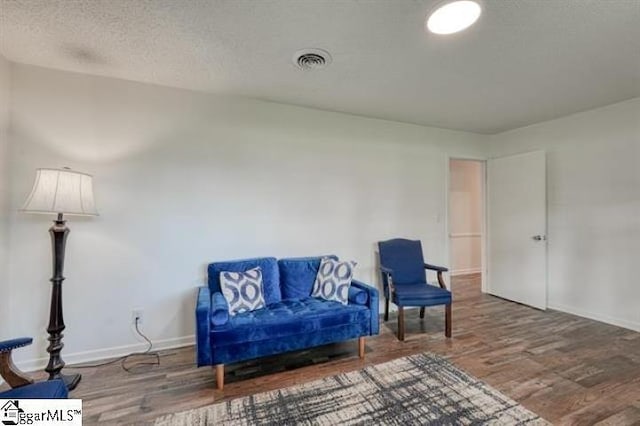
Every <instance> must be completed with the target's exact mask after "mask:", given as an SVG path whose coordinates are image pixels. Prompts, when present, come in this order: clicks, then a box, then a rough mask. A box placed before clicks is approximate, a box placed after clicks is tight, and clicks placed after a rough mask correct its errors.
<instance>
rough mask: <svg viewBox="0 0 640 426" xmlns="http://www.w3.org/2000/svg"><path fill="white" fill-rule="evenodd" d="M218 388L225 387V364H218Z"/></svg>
mask: <svg viewBox="0 0 640 426" xmlns="http://www.w3.org/2000/svg"><path fill="white" fill-rule="evenodd" d="M216 388H217V389H218V390H222V389H224V364H218V365H216Z"/></svg>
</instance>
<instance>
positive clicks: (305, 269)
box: [278, 255, 338, 300]
mask: <svg viewBox="0 0 640 426" xmlns="http://www.w3.org/2000/svg"><path fill="white" fill-rule="evenodd" d="M323 257H328V258H331V259H334V260H338V257H337V256H334V255H329V256H318V257H292V258H288V259H280V260H278V269H279V270H280V282H281V288H282V299H285V300H286V299H302V298H305V297H309V296H311V290H313V283H314V282H315V280H316V276H317V275H318V269H319V268H320V261H321V260H322V258H323Z"/></svg>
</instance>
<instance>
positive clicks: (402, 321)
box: [398, 306, 404, 342]
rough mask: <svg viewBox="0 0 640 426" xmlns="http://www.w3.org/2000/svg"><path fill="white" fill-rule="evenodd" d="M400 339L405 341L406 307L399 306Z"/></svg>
mask: <svg viewBox="0 0 640 426" xmlns="http://www.w3.org/2000/svg"><path fill="white" fill-rule="evenodd" d="M398 340H400V341H401V342H404V308H403V307H402V306H398Z"/></svg>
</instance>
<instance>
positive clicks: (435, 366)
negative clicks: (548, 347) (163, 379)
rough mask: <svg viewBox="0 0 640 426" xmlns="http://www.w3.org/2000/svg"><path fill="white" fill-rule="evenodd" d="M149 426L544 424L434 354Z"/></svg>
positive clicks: (177, 415)
mask: <svg viewBox="0 0 640 426" xmlns="http://www.w3.org/2000/svg"><path fill="white" fill-rule="evenodd" d="M155 424H156V425H163V426H164V425H171V426H174V425H331V426H333V425H360V424H362V425H369V424H381V425H479V424H492V425H547V424H548V423H547V422H546V421H545V420H543V419H541V418H540V417H539V416H537V415H536V414H534V413H532V412H531V411H528V410H527V409H525V408H524V407H522V406H521V405H519V404H518V403H517V402H515V401H513V400H511V399H509V398H507V397H506V396H504V395H502V394H501V393H500V392H498V391H497V390H495V389H493V388H491V387H489V386H488V385H486V384H484V383H482V382H481V381H479V380H478V379H475V378H474V377H471V376H470V375H468V374H466V373H465V372H463V371H462V370H460V369H458V368H457V367H455V366H454V365H453V364H451V363H450V362H448V361H447V360H445V359H443V358H441V357H439V356H437V355H434V354H428V353H426V354H418V355H413V356H409V357H406V358H400V359H396V360H394V361H390V362H386V363H384V364H379V365H373V366H370V367H366V368H365V369H363V370H359V371H353V372H350V373H345V374H339V375H337V376H331V377H327V378H324V379H321V380H316V381H313V382H309V383H306V384H303V385H298V386H294V387H290V388H286V389H280V390H276V391H271V392H264V393H259V394H256V395H252V396H248V397H244V398H238V399H234V400H231V401H227V402H222V403H218V404H215V405H211V406H208V407H204V408H199V409H195V410H190V411H185V412H183V413H177V414H172V415H169V416H165V417H162V418H159V419H157V420H156V421H155Z"/></svg>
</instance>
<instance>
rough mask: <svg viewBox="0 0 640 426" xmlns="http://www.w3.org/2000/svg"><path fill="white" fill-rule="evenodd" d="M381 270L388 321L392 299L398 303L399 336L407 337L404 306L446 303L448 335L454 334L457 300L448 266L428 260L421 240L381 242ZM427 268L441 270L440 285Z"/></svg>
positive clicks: (379, 246)
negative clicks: (449, 286)
mask: <svg viewBox="0 0 640 426" xmlns="http://www.w3.org/2000/svg"><path fill="white" fill-rule="evenodd" d="M378 249H379V252H380V272H381V275H382V284H383V286H384V297H385V306H384V320H385V321H388V320H389V300H391V301H392V302H393V303H395V304H396V305H397V306H398V339H399V340H401V341H403V340H404V308H405V307H420V318H424V308H425V307H428V306H437V305H445V332H444V334H445V336H447V337H451V304H452V303H453V299H452V297H451V292H450V291H449V290H448V289H447V286H446V285H445V284H444V280H443V278H442V273H443V272H447V271H448V269H447V268H445V267H442V266H435V265H430V264H428V263H425V262H424V257H423V255H422V244H421V243H420V241H413V240H406V239H402V238H396V239H393V240H388V241H380V242H378ZM425 270H431V271H436V272H437V273H438V284H439V285H440V287H436V286H433V285H430V284H429V283H428V282H427V278H426V273H425Z"/></svg>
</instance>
